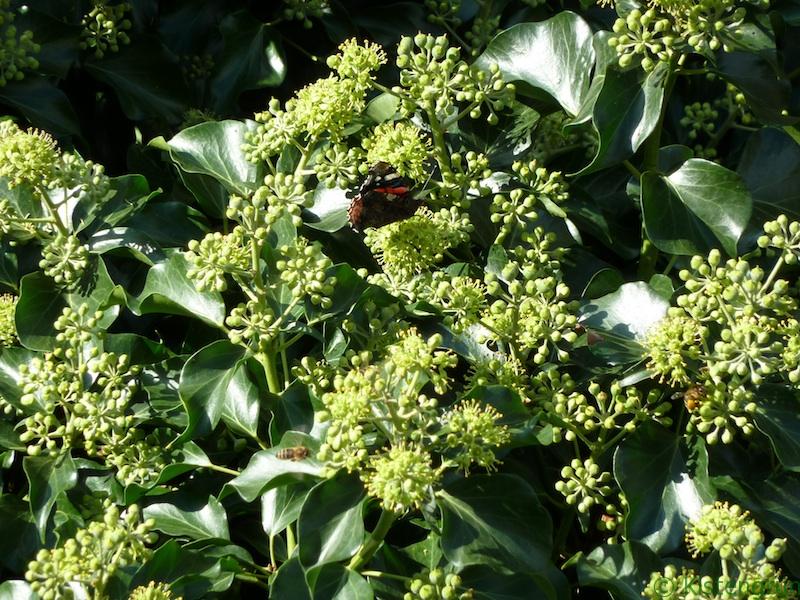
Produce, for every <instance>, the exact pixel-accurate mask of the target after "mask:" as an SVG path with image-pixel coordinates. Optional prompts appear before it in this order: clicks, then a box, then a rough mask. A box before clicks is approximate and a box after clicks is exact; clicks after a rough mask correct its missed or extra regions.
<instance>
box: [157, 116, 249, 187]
mask: <svg viewBox="0 0 800 600" xmlns="http://www.w3.org/2000/svg"><path fill="white" fill-rule="evenodd" d="M255 128H256V123H255V122H254V121H245V122H241V121H219V122H215V123H200V124H199V125H195V126H193V127H189V128H188V129H184V130H183V131H181V132H180V133H178V134H177V135H176V136H175V137H173V138H172V139H171V140H169V142H167V146H168V147H169V155H170V158H171V159H172V161H173V162H174V163H175V164H176V165H178V167H180V168H181V170H183V171H185V172H186V173H201V174H203V175H209V176H210V177H212V178H214V179H215V180H216V181H218V182H219V183H221V184H222V185H223V186H224V187H225V189H226V190H228V192H230V193H231V194H239V195H242V196H248V195H250V194H251V193H252V192H253V190H255V189H256V188H257V187H258V186H259V184H260V183H261V178H262V175H261V168H260V167H257V166H256V165H255V164H253V163H251V162H249V161H248V160H247V159H246V158H245V156H244V152H242V144H243V143H244V134H245V133H246V132H248V131H254V130H255Z"/></svg>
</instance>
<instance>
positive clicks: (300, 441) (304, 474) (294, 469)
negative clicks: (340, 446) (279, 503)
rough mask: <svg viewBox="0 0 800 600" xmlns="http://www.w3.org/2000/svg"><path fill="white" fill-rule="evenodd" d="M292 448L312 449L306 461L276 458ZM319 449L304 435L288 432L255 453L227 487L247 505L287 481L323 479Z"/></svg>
mask: <svg viewBox="0 0 800 600" xmlns="http://www.w3.org/2000/svg"><path fill="white" fill-rule="evenodd" d="M292 446H305V447H307V448H309V450H310V456H308V457H307V458H305V459H303V460H284V459H280V458H278V457H277V454H278V452H280V451H281V450H282V449H284V448H289V447H292ZM318 448H319V443H318V442H316V441H315V440H313V439H312V438H310V437H309V436H307V435H305V434H302V433H297V432H290V433H287V434H286V435H285V436H284V437H283V439H281V443H280V444H278V445H277V446H275V447H273V448H270V449H269V450H261V451H260V452H256V453H255V454H254V455H253V457H252V458H251V459H250V462H249V463H247V466H246V467H245V468H244V470H243V471H242V472H241V474H240V475H239V476H238V477H236V478H235V479H233V480H231V481H230V482H229V483H228V484H227V486H226V487H228V486H230V487H231V488H232V489H234V490H236V491H237V492H238V494H239V495H240V496H241V497H242V499H243V500H244V501H245V502H252V501H253V500H255V499H256V498H258V497H259V496H260V495H261V494H263V493H264V492H265V491H267V490H270V489H272V488H274V487H278V486H280V485H283V484H284V483H286V482H291V481H297V480H307V479H309V478H313V477H320V476H321V475H322V464H321V463H320V462H319V461H317V459H316V458H314V455H315V453H316V450H317V449H318Z"/></svg>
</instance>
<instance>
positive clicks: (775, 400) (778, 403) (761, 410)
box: [753, 385, 800, 471]
mask: <svg viewBox="0 0 800 600" xmlns="http://www.w3.org/2000/svg"><path fill="white" fill-rule="evenodd" d="M756 398H757V401H756V406H757V408H756V413H755V415H754V419H753V420H754V422H755V424H756V427H758V429H759V430H760V431H761V432H762V433H763V434H764V435H766V436H767V437H768V438H769V440H770V442H771V444H772V448H773V449H774V450H775V455H776V456H777V457H778V460H780V461H781V464H782V465H783V466H784V468H786V469H790V470H792V471H800V412H798V410H797V403H798V399H800V396H798V393H797V391H796V390H793V389H791V388H789V387H786V386H778V385H762V386H759V388H758V391H757V392H756Z"/></svg>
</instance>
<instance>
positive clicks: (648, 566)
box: [576, 541, 663, 600]
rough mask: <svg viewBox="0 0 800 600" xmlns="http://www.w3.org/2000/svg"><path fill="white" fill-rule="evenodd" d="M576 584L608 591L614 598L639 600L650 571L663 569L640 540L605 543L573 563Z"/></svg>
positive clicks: (616, 599) (648, 579)
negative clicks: (576, 578)
mask: <svg viewBox="0 0 800 600" xmlns="http://www.w3.org/2000/svg"><path fill="white" fill-rule="evenodd" d="M576 569H577V572H578V581H579V582H580V585H582V586H587V587H594V588H601V589H604V590H608V591H609V592H611V594H612V595H613V597H614V598H615V600H640V599H641V598H642V590H644V587H645V585H647V583H648V582H649V581H650V574H651V573H654V572H656V571H660V570H661V569H663V564H662V562H661V560H660V559H659V558H658V556H657V555H656V554H655V553H654V552H653V551H652V550H651V549H650V548H648V547H647V546H645V545H644V544H642V543H640V542H635V541H634V542H624V543H622V544H605V545H603V546H598V547H597V548H595V549H594V550H592V552H591V553H589V554H588V555H585V556H584V555H581V556H580V557H579V558H578V560H577V563H576Z"/></svg>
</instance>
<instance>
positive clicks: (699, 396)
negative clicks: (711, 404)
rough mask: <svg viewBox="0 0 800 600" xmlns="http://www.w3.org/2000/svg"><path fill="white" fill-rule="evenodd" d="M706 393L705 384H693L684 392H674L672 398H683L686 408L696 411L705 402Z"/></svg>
mask: <svg viewBox="0 0 800 600" xmlns="http://www.w3.org/2000/svg"><path fill="white" fill-rule="evenodd" d="M706 395H707V394H706V388H705V387H704V386H702V385H693V386H691V387H688V388H686V389H685V390H684V391H682V392H675V393H674V394H672V399H673V400H678V399H680V398H683V404H684V406H686V410H688V411H689V412H694V411H695V410H697V408H698V407H699V406H700V405H701V404H702V403H703V400H705V399H706Z"/></svg>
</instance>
